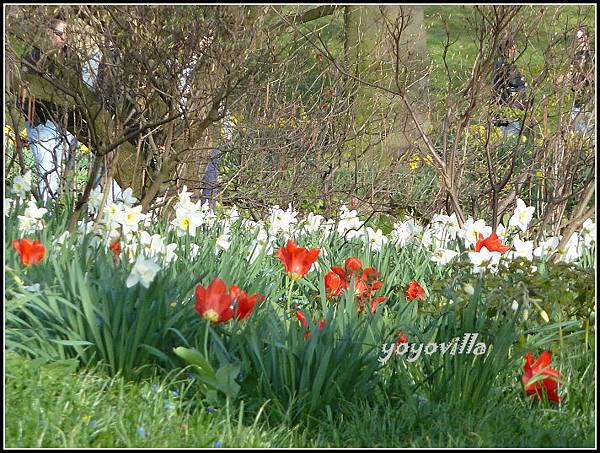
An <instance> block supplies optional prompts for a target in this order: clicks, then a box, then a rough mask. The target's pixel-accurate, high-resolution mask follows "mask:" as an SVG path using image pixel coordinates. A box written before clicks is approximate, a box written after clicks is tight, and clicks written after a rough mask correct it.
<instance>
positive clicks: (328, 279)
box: [325, 272, 348, 297]
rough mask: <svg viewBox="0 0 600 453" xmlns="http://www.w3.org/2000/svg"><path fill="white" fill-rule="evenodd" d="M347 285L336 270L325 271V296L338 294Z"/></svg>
mask: <svg viewBox="0 0 600 453" xmlns="http://www.w3.org/2000/svg"><path fill="white" fill-rule="evenodd" d="M347 287H348V284H347V283H346V281H345V280H344V279H343V278H342V277H340V276H339V274H337V273H336V272H327V274H325V288H327V293H328V294H327V297H336V296H339V295H340V294H341V293H342V291H343V290H344V289H346V288H347Z"/></svg>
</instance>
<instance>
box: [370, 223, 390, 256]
mask: <svg viewBox="0 0 600 453" xmlns="http://www.w3.org/2000/svg"><path fill="white" fill-rule="evenodd" d="M367 241H368V243H369V245H370V246H371V250H373V251H375V252H379V251H381V248H382V247H383V246H384V245H385V244H386V243H387V242H388V238H387V237H386V236H385V235H384V234H383V231H381V229H380V228H379V229H377V231H375V230H374V229H373V228H371V227H367Z"/></svg>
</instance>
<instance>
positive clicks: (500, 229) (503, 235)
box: [484, 223, 509, 244]
mask: <svg viewBox="0 0 600 453" xmlns="http://www.w3.org/2000/svg"><path fill="white" fill-rule="evenodd" d="M491 232H492V229H491V227H490V234H491ZM496 235H497V236H498V239H500V241H501V242H502V243H503V244H504V243H506V242H508V241H509V237H508V228H506V227H505V226H504V225H502V224H501V223H499V224H498V226H497V227H496ZM488 236H489V235H488ZM484 237H487V236H484Z"/></svg>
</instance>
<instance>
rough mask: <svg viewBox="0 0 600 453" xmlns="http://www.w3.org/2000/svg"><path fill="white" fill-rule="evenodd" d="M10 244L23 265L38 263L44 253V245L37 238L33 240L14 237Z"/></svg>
mask: <svg viewBox="0 0 600 453" xmlns="http://www.w3.org/2000/svg"><path fill="white" fill-rule="evenodd" d="M12 244H13V247H14V248H15V250H16V251H17V253H18V254H19V257H20V258H21V263H22V264H23V265H25V266H30V265H31V264H37V263H39V262H40V261H42V259H43V258H44V256H45V255H46V247H45V246H44V244H42V243H41V242H40V241H39V240H37V239H36V240H34V241H30V240H29V239H25V238H23V239H19V240H16V239H15V240H13V241H12Z"/></svg>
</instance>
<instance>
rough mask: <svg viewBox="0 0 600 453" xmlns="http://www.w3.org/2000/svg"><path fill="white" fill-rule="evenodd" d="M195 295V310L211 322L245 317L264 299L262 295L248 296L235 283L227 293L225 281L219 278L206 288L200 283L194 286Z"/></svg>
mask: <svg viewBox="0 0 600 453" xmlns="http://www.w3.org/2000/svg"><path fill="white" fill-rule="evenodd" d="M195 296H196V304H195V308H196V311H197V312H198V313H200V315H201V316H202V317H203V318H204V319H206V320H207V321H210V322H212V323H213V324H220V323H223V322H227V321H229V320H230V319H231V318H235V319H244V318H247V317H248V316H249V315H250V313H252V311H253V310H254V306H255V305H256V303H257V302H261V301H262V300H264V296H262V295H261V296H259V295H258V294H254V295H252V296H248V294H246V293H245V292H244V291H243V290H241V289H240V288H238V287H237V286H236V285H231V287H230V288H229V293H228V292H227V287H226V286H225V283H224V282H223V280H221V279H220V278H215V279H214V280H213V281H212V282H211V283H210V284H209V285H208V287H207V288H204V286H202V285H198V286H196V290H195Z"/></svg>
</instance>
